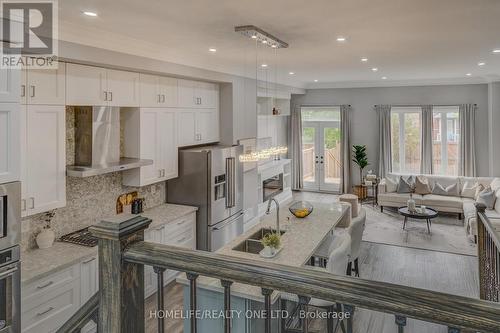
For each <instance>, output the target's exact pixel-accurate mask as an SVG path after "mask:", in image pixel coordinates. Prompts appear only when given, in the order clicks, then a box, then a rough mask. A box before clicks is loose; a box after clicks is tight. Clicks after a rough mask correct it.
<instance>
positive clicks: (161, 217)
mask: <svg viewBox="0 0 500 333" xmlns="http://www.w3.org/2000/svg"><path fill="white" fill-rule="evenodd" d="M197 210H198V208H197V207H191V206H183V205H174V204H168V203H167V204H163V205H160V206H156V207H153V208H149V209H147V210H145V211H144V212H143V213H142V214H141V215H142V216H144V217H147V218H150V219H151V220H153V222H152V223H151V225H150V227H151V226H158V225H162V224H168V223H170V222H172V221H174V220H176V219H178V218H181V217H183V216H186V215H188V214H190V213H193V212H196V211H197ZM95 255H97V246H95V247H87V246H81V245H76V244H71V243H65V242H59V241H57V242H55V243H54V245H53V246H52V247H51V248H48V249H34V250H29V251H22V252H21V283H22V284H23V285H26V284H29V283H31V282H34V281H36V280H37V279H41V278H43V277H45V276H47V275H50V274H52V273H54V272H56V271H58V270H62V269H64V268H66V267H70V266H72V265H74V264H76V263H78V262H81V261H83V260H85V259H87V258H90V257H93V256H95Z"/></svg>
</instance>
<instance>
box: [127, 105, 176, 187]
mask: <svg viewBox="0 0 500 333" xmlns="http://www.w3.org/2000/svg"><path fill="white" fill-rule="evenodd" d="M176 116H177V115H176V110H175V109H166V108H140V109H137V108H131V109H125V110H123V112H122V118H123V123H124V133H125V138H124V154H125V155H126V156H127V157H135V158H141V159H152V160H153V164H152V165H148V166H144V167H141V168H137V169H132V170H127V171H124V172H123V184H124V185H128V186H145V185H149V184H153V183H157V182H161V181H165V180H168V179H171V178H175V177H177V176H178V156H177V126H176V125H177V122H176Z"/></svg>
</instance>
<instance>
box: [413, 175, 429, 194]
mask: <svg viewBox="0 0 500 333" xmlns="http://www.w3.org/2000/svg"><path fill="white" fill-rule="evenodd" d="M415 193H417V194H422V195H424V194H430V193H431V187H430V186H429V181H428V180H427V178H426V177H425V176H417V177H416V179H415Z"/></svg>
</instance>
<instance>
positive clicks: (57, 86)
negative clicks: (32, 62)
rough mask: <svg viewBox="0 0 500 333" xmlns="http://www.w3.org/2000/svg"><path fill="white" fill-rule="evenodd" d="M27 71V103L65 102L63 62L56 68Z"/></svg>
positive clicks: (51, 103)
mask: <svg viewBox="0 0 500 333" xmlns="http://www.w3.org/2000/svg"><path fill="white" fill-rule="evenodd" d="M27 72H28V73H27V84H26V95H27V104H46V105H64V104H65V97H66V96H65V90H66V64H65V63H59V65H58V68H57V69H38V70H37V69H30V70H28V71H27Z"/></svg>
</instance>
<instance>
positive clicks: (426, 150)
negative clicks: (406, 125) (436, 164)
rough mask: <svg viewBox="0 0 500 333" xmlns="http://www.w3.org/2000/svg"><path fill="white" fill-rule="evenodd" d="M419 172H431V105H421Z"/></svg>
mask: <svg viewBox="0 0 500 333" xmlns="http://www.w3.org/2000/svg"><path fill="white" fill-rule="evenodd" d="M421 133H422V141H421V145H420V151H421V155H420V156H421V157H420V172H421V173H423V174H432V105H422V132H421Z"/></svg>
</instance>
